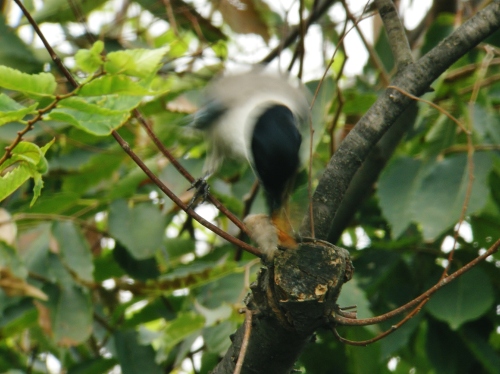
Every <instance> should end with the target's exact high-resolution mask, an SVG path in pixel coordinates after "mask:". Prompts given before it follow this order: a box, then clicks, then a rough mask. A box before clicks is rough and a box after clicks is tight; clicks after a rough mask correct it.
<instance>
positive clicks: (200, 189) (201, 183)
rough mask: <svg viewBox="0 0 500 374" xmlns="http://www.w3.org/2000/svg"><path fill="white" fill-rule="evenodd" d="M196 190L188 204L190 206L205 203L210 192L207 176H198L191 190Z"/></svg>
mask: <svg viewBox="0 0 500 374" xmlns="http://www.w3.org/2000/svg"><path fill="white" fill-rule="evenodd" d="M193 189H194V190H195V191H194V194H193V197H192V199H191V201H190V202H189V204H188V208H193V207H194V206H196V205H198V204H200V203H203V202H204V201H205V200H206V199H207V198H208V195H209V194H210V186H209V184H208V182H207V180H206V179H205V178H198V179H197V180H195V181H194V182H193V183H192V184H191V187H189V188H188V191H189V190H193Z"/></svg>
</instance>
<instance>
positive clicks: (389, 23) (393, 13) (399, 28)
mask: <svg viewBox="0 0 500 374" xmlns="http://www.w3.org/2000/svg"><path fill="white" fill-rule="evenodd" d="M375 5H377V8H378V13H379V14H380V17H381V18H382V21H383V22H384V26H385V32H386V33H387V36H388V38H389V43H390V45H391V51H392V55H393V56H394V59H395V60H396V66H397V67H398V70H401V69H403V68H404V67H405V66H407V65H409V64H411V63H412V62H413V56H412V54H411V49H410V44H409V43H408V39H407V37H406V31H405V28H404V27H403V24H402V23H401V20H400V18H399V15H398V11H397V9H396V6H395V5H394V3H393V2H392V0H375Z"/></svg>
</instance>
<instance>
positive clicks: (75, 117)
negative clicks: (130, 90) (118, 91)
mask: <svg viewBox="0 0 500 374" xmlns="http://www.w3.org/2000/svg"><path fill="white" fill-rule="evenodd" d="M129 118H130V113H129V112H125V113H121V114H115V115H102V114H99V113H86V112H80V111H78V110H73V109H68V108H60V109H55V110H53V111H52V112H50V114H49V116H47V118H46V119H47V120H54V121H61V122H67V123H69V124H71V125H73V126H75V127H77V128H79V129H81V130H84V131H86V132H88V133H89V134H93V135H96V136H107V135H109V134H111V132H112V131H113V130H115V129H117V128H119V127H120V126H122V125H123V124H124V123H126V122H127V121H128V119H129Z"/></svg>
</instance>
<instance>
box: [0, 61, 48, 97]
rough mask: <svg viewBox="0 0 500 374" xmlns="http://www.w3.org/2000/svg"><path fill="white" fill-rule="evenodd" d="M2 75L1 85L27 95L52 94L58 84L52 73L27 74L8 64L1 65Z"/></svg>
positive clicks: (0, 75) (0, 71)
mask: <svg viewBox="0 0 500 374" xmlns="http://www.w3.org/2000/svg"><path fill="white" fill-rule="evenodd" d="M0 77H2V79H1V80H0V87H3V88H6V89H8V90H13V91H19V92H23V93H25V94H27V95H36V96H52V95H53V94H54V92H55V90H56V86H57V84H56V80H55V78H54V76H53V75H52V74H49V73H39V74H26V73H22V72H20V71H19V70H16V69H12V68H9V67H7V66H0Z"/></svg>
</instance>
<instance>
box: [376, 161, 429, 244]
mask: <svg viewBox="0 0 500 374" xmlns="http://www.w3.org/2000/svg"><path fill="white" fill-rule="evenodd" d="M421 166H422V161H420V160H415V159H412V158H409V157H402V158H398V159H396V160H394V161H393V162H391V163H390V164H389V165H388V166H387V167H386V168H385V170H384V172H383V173H382V175H381V177H380V181H379V183H378V188H377V193H378V198H379V201H380V207H381V208H382V212H383V213H384V216H385V218H387V220H388V221H389V223H390V224H391V227H392V236H393V237H394V238H398V237H399V236H400V235H401V234H402V233H403V231H404V230H405V229H406V228H407V227H408V225H409V224H410V223H411V222H412V220H413V214H412V211H411V209H410V206H411V201H412V199H413V198H414V194H415V191H416V189H418V186H419V183H420V182H419V179H418V177H417V176H418V171H419V169H420V168H421Z"/></svg>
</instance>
